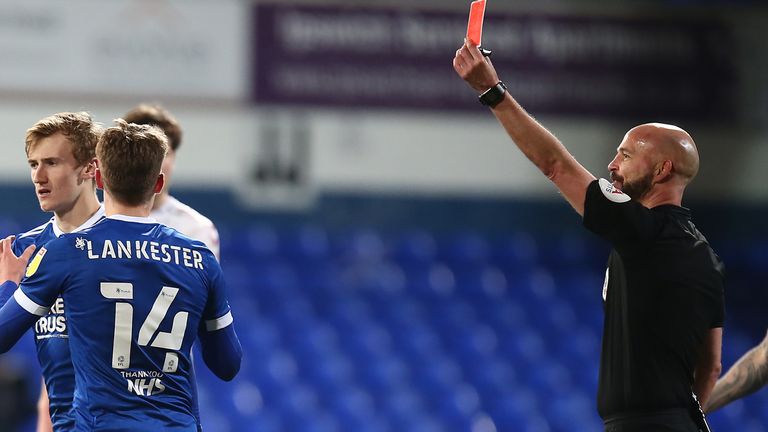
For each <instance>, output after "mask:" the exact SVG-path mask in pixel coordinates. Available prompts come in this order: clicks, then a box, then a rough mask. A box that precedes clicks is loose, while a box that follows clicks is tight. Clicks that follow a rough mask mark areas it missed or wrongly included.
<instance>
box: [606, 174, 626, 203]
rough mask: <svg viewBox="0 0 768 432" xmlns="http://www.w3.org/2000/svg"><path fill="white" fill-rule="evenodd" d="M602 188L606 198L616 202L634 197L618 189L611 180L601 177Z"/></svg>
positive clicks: (622, 201)
mask: <svg viewBox="0 0 768 432" xmlns="http://www.w3.org/2000/svg"><path fill="white" fill-rule="evenodd" d="M600 190H601V191H602V192H603V195H605V197H606V198H608V199H609V200H611V201H613V202H615V203H625V202H627V201H629V200H631V199H632V198H630V197H629V195H627V194H625V193H624V192H622V191H620V190H619V189H616V188H615V187H614V186H613V184H611V182H609V181H608V180H606V179H604V178H601V179H600Z"/></svg>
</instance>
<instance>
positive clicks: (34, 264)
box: [24, 246, 48, 277]
mask: <svg viewBox="0 0 768 432" xmlns="http://www.w3.org/2000/svg"><path fill="white" fill-rule="evenodd" d="M46 252H48V250H47V249H45V246H43V247H41V248H40V250H39V251H38V252H37V254H35V257H34V258H32V261H31V262H30V263H29V265H28V266H27V272H26V273H25V274H24V275H25V276H26V277H31V276H32V275H33V274H35V272H37V268H38V267H40V262H41V261H42V260H43V257H44V256H45V253H46Z"/></svg>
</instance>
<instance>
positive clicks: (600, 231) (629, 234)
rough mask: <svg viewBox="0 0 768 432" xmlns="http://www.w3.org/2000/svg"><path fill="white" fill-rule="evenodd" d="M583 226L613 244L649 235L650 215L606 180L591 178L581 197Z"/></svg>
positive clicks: (636, 239)
mask: <svg viewBox="0 0 768 432" xmlns="http://www.w3.org/2000/svg"><path fill="white" fill-rule="evenodd" d="M583 223H584V226H585V227H586V228H587V229H588V230H590V231H592V232H594V233H595V234H597V235H599V236H601V237H603V238H605V239H607V240H609V241H611V242H612V243H614V244H615V245H619V244H622V243H626V242H636V241H641V240H644V239H648V238H650V237H651V236H652V235H653V226H654V221H653V214H652V213H651V211H650V210H649V209H648V208H646V207H644V206H643V205H642V204H640V203H638V202H636V201H634V200H632V199H631V198H630V197H629V196H628V195H626V194H625V193H623V192H621V191H620V190H618V189H616V188H615V187H613V185H612V184H611V182H609V181H608V180H606V179H598V180H595V181H593V182H592V183H590V184H589V186H588V187H587V195H586V197H585V198H584V219H583Z"/></svg>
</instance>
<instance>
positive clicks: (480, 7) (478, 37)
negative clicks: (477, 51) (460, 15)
mask: <svg viewBox="0 0 768 432" xmlns="http://www.w3.org/2000/svg"><path fill="white" fill-rule="evenodd" d="M483 17H485V0H475V1H473V2H472V5H471V6H470V9H469V24H467V39H468V40H469V41H470V42H472V43H473V44H475V45H478V46H479V45H480V44H481V42H482V41H483Z"/></svg>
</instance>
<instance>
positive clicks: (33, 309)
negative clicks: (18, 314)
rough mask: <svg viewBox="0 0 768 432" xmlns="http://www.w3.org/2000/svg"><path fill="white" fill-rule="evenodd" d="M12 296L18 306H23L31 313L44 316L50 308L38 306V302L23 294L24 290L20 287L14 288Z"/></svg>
mask: <svg viewBox="0 0 768 432" xmlns="http://www.w3.org/2000/svg"><path fill="white" fill-rule="evenodd" d="M13 298H14V299H15V300H16V303H18V304H19V306H21V307H22V308H24V310H25V311H27V312H29V313H31V314H32V315H37V316H45V315H47V314H48V311H50V310H51V308H50V307H45V306H40V305H39V304H37V303H35V302H34V301H32V299H31V298H29V297H27V295H26V294H24V291H22V290H21V288H16V291H14V292H13Z"/></svg>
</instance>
